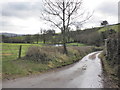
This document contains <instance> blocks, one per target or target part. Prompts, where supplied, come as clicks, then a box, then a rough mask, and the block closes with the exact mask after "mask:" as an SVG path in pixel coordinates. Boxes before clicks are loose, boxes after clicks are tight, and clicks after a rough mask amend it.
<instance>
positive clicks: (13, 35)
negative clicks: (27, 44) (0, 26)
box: [0, 33, 25, 37]
mask: <svg viewBox="0 0 120 90" xmlns="http://www.w3.org/2000/svg"><path fill="white" fill-rule="evenodd" d="M0 35H5V36H7V37H15V36H23V35H25V34H15V33H0Z"/></svg>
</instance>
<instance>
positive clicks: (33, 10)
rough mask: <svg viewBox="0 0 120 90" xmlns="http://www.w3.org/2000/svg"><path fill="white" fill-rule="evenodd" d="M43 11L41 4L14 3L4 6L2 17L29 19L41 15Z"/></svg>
mask: <svg viewBox="0 0 120 90" xmlns="http://www.w3.org/2000/svg"><path fill="white" fill-rule="evenodd" d="M41 9H42V4H41V2H36V3H35V4H33V5H32V4H31V3H30V2H19V3H18V2H13V3H7V4H5V5H2V16H7V17H11V16H13V17H28V16H34V15H36V14H39V12H40V11H41Z"/></svg>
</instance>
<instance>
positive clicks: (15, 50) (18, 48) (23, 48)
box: [1, 45, 31, 61]
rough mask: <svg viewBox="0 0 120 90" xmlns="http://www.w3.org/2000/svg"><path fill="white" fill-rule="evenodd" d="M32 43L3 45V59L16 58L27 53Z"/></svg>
mask: <svg viewBox="0 0 120 90" xmlns="http://www.w3.org/2000/svg"><path fill="white" fill-rule="evenodd" d="M30 46H31V45H2V53H1V54H2V60H3V61H6V60H15V59H18V58H21V57H24V56H25V55H26V52H27V50H28V48H29V47H30Z"/></svg>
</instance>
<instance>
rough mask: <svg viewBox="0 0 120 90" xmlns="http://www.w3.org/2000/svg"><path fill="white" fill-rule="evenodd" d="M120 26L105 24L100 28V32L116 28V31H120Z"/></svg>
mask: <svg viewBox="0 0 120 90" xmlns="http://www.w3.org/2000/svg"><path fill="white" fill-rule="evenodd" d="M118 26H119V25H111V26H105V27H103V28H101V29H100V30H99V32H102V31H106V30H109V29H114V30H115V31H116V32H118Z"/></svg>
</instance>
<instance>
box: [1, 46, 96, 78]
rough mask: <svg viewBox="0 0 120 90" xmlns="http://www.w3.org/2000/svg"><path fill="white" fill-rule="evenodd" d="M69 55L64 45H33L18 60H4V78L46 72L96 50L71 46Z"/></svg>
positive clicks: (88, 47)
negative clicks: (64, 50) (64, 51)
mask: <svg viewBox="0 0 120 90" xmlns="http://www.w3.org/2000/svg"><path fill="white" fill-rule="evenodd" d="M67 49H68V55H65V54H63V48H62V47H52V46H44V47H38V46H32V47H30V48H29V49H28V51H27V54H26V56H25V57H23V58H21V59H18V60H10V61H3V65H2V66H3V72H2V74H3V79H14V78H17V77H23V76H27V75H31V74H38V73H41V72H46V71H48V70H50V69H54V68H60V67H63V66H66V65H69V64H72V63H74V62H77V61H79V60H80V59H81V58H82V57H84V56H85V55H87V54H88V53H90V52H92V51H93V50H94V47H90V46H85V47H84V46H81V47H76V46H74V47H73V46H69V47H67Z"/></svg>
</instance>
